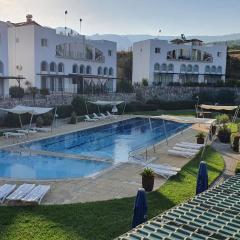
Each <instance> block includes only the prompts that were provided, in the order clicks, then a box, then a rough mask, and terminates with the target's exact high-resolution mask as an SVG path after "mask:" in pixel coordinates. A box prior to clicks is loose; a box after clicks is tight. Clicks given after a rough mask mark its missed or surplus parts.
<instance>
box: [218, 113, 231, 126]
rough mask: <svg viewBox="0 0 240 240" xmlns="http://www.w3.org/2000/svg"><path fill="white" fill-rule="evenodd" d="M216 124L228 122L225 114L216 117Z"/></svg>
mask: <svg viewBox="0 0 240 240" xmlns="http://www.w3.org/2000/svg"><path fill="white" fill-rule="evenodd" d="M216 119H217V122H218V124H226V123H228V122H229V120H230V119H229V116H228V115H227V114H219V115H217V117H216Z"/></svg>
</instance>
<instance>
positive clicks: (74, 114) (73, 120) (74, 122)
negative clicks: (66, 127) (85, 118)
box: [69, 112, 77, 124]
mask: <svg viewBox="0 0 240 240" xmlns="http://www.w3.org/2000/svg"><path fill="white" fill-rule="evenodd" d="M76 123H77V115H76V113H75V112H73V113H72V115H71V118H70V120H69V124H76Z"/></svg>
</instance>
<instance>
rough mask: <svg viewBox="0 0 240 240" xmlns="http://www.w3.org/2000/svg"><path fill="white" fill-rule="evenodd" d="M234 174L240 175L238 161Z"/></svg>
mask: <svg viewBox="0 0 240 240" xmlns="http://www.w3.org/2000/svg"><path fill="white" fill-rule="evenodd" d="M235 173H236V174H239V173H240V162H239V161H238V163H237V167H236V169H235Z"/></svg>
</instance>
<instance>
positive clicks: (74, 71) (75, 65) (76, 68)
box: [72, 64, 78, 73]
mask: <svg viewBox="0 0 240 240" xmlns="http://www.w3.org/2000/svg"><path fill="white" fill-rule="evenodd" d="M72 72H73V73H78V66H77V64H74V65H73V71H72Z"/></svg>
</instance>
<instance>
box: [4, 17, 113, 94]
mask: <svg viewBox="0 0 240 240" xmlns="http://www.w3.org/2000/svg"><path fill="white" fill-rule="evenodd" d="M8 36H9V46H10V48H9V59H10V60H9V71H10V73H11V74H12V75H14V76H22V77H24V78H25V80H23V83H22V84H21V85H22V87H24V83H25V82H26V81H28V82H30V83H31V85H32V86H34V87H37V88H39V89H46V88H47V89H49V90H50V91H51V92H69V93H73V92H77V93H87V92H93V91H96V90H99V89H101V90H102V91H107V92H112V91H115V90H116V72H117V69H116V68H117V59H116V52H117V46H116V43H114V42H110V41H105V40H102V41H92V40H87V39H86V38H85V36H83V35H77V34H67V35H66V34H64V33H62V34H58V33H56V30H55V29H52V28H48V27H43V26H40V25H39V24H38V23H36V22H35V21H33V20H32V16H31V15H27V20H26V22H23V23H15V24H11V26H10V27H9V30H8ZM11 85H16V82H15V81H11Z"/></svg>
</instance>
